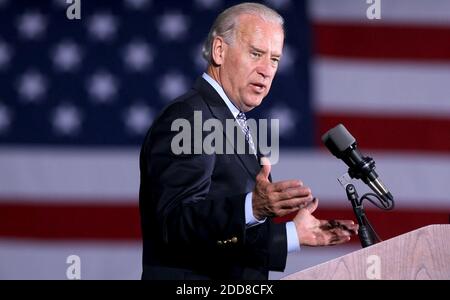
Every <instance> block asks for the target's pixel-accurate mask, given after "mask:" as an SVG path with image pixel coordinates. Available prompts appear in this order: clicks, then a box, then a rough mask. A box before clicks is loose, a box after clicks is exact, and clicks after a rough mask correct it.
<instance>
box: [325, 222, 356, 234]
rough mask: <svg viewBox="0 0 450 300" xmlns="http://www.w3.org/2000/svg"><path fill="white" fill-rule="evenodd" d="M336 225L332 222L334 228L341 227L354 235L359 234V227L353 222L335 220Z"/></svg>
mask: <svg viewBox="0 0 450 300" xmlns="http://www.w3.org/2000/svg"><path fill="white" fill-rule="evenodd" d="M333 222H334V224H333V223H332V222H331V221H330V223H331V225H332V226H333V227H339V228H342V229H345V230H347V231H350V232H351V233H353V234H357V233H358V229H359V225H358V224H355V222H353V221H352V220H333Z"/></svg>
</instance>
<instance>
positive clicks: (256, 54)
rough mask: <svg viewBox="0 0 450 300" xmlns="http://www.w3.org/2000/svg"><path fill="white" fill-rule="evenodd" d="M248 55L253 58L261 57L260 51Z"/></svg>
mask: <svg viewBox="0 0 450 300" xmlns="http://www.w3.org/2000/svg"><path fill="white" fill-rule="evenodd" d="M250 55H251V56H252V57H253V58H258V57H261V53H258V52H251V53H250Z"/></svg>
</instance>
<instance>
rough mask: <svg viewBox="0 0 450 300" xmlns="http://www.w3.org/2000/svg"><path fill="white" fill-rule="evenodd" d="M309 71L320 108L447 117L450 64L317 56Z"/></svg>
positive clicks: (315, 98)
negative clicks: (311, 73)
mask: <svg viewBox="0 0 450 300" xmlns="http://www.w3.org/2000/svg"><path fill="white" fill-rule="evenodd" d="M312 72H313V80H312V81H313V83H314V87H313V89H314V90H313V92H314V96H313V97H314V100H315V105H316V109H317V110H318V111H324V112H346V113H358V112H365V113H373V114H405V115H430V116H450V93H449V86H448V83H449V82H450V65H449V64H443V63H439V64H431V63H429V64H425V63H424V64H420V63H411V62H408V63H400V62H395V63H394V62H375V61H373V62H371V61H364V60H344V59H342V60H340V59H330V58H318V59H316V60H315V61H314V62H313V70H312Z"/></svg>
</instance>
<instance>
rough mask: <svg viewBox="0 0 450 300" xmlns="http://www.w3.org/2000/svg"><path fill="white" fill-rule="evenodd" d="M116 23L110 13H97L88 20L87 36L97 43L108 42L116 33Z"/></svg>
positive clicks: (115, 19)
mask: <svg viewBox="0 0 450 300" xmlns="http://www.w3.org/2000/svg"><path fill="white" fill-rule="evenodd" d="M117 27H118V21H117V18H115V17H114V16H113V15H112V14H110V13H97V14H95V15H93V16H91V17H90V18H89V20H88V31H89V34H90V35H91V36H92V37H93V38H94V39H96V40H99V41H103V42H104V41H110V40H111V39H112V38H113V37H114V35H115V34H116V32H117Z"/></svg>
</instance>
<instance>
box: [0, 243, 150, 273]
mask: <svg viewBox="0 0 450 300" xmlns="http://www.w3.org/2000/svg"><path fill="white" fill-rule="evenodd" d="M141 252H142V248H141V243H139V242H133V243H117V242H115V243H113V242H111V243H88V242H78V243H69V242H45V241H39V242H35V241H31V240H22V241H14V240H0V279H8V280H9V279H16V280H22V279H31V280H35V279H45V280H47V279H56V280H64V279H67V276H66V272H67V268H68V267H69V266H70V264H68V263H67V262H66V261H67V258H68V257H69V256H70V255H77V256H79V258H80V271H81V272H80V275H81V279H87V280H93V279H106V280H116V279H125V280H130V279H139V278H140V276H141V271H142V267H141Z"/></svg>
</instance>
